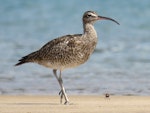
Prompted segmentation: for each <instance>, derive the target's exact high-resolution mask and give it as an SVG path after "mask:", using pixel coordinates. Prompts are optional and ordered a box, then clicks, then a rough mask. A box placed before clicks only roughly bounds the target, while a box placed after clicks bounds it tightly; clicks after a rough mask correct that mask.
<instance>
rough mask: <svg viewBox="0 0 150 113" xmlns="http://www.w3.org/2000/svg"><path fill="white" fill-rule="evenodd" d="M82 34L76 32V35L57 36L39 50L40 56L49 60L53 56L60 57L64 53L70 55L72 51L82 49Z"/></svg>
mask: <svg viewBox="0 0 150 113" xmlns="http://www.w3.org/2000/svg"><path fill="white" fill-rule="evenodd" d="M81 38H82V34H76V35H66V36H62V37H59V38H56V39H54V40H52V41H50V42H48V43H47V44H45V45H44V46H43V47H42V48H41V49H40V50H39V56H40V58H43V59H44V60H46V59H47V60H48V59H50V58H51V57H53V58H54V57H56V56H57V57H58V56H61V55H63V54H65V55H67V54H68V55H69V54H71V53H70V52H73V51H76V52H77V50H76V49H80V47H79V45H82V43H83V41H81V40H82V39H81Z"/></svg>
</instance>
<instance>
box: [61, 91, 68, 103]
mask: <svg viewBox="0 0 150 113" xmlns="http://www.w3.org/2000/svg"><path fill="white" fill-rule="evenodd" d="M59 95H60V103H61V104H62V99H63V97H65V94H64V92H63V91H62V90H60V92H59ZM65 100H66V99H65ZM64 104H65V105H69V101H68V99H67V100H66V101H65V103H64Z"/></svg>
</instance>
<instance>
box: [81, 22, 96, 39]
mask: <svg viewBox="0 0 150 113" xmlns="http://www.w3.org/2000/svg"><path fill="white" fill-rule="evenodd" d="M83 28H84V34H83V35H85V36H86V37H88V38H95V39H97V33H96V30H95V29H94V26H93V24H91V23H86V24H84V25H83Z"/></svg>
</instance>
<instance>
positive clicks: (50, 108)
mask: <svg viewBox="0 0 150 113" xmlns="http://www.w3.org/2000/svg"><path fill="white" fill-rule="evenodd" d="M69 97H70V101H71V102H70V105H62V104H60V103H59V96H0V113H150V96H110V98H105V97H104V96H69Z"/></svg>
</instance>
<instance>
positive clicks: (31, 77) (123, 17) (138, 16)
mask: <svg viewBox="0 0 150 113" xmlns="http://www.w3.org/2000/svg"><path fill="white" fill-rule="evenodd" d="M87 10H94V11H96V12H97V13H98V14H100V15H102V16H107V17H111V18H114V19H116V20H117V21H118V22H119V23H120V25H119V26H118V25H116V24H115V23H113V22H111V21H99V22H97V23H96V24H95V29H96V31H97V34H98V37H99V41H98V44H97V47H96V50H95V52H94V53H93V54H92V56H91V57H90V59H89V60H88V62H87V63H85V64H83V65H81V66H79V67H77V68H74V69H68V70H65V71H64V72H63V80H64V85H65V87H66V90H67V93H68V94H70V95H71V94H94V95H95V94H96V95H101V94H105V93H110V94H114V95H149V94H150V21H149V20H150V1H149V0H124V1H120V0H111V1H110V0H106V1H104V0H92V1H85V0H82V1H81V0H74V1H71V0H66V1H65V2H64V1H60V0H36V1H35V0H0V15H1V16H0V94H1V95H5V94H7V95H20V94H25V95H33V94H34V95H41V94H42V95H53V94H58V92H59V90H60V88H59V85H58V83H57V80H56V79H55V77H54V76H53V73H52V70H51V69H48V68H45V67H42V66H39V65H37V64H31V63H30V64H25V65H22V66H19V67H14V64H16V63H17V61H18V60H19V59H20V58H21V57H22V56H25V55H27V54H29V53H31V52H33V51H35V50H37V49H39V48H40V47H42V46H43V45H44V44H45V43H47V42H48V41H50V40H52V39H54V38H57V37H59V36H62V35H66V34H76V33H77V34H78V33H82V31H83V28H82V15H83V13H84V12H85V11H87Z"/></svg>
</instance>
